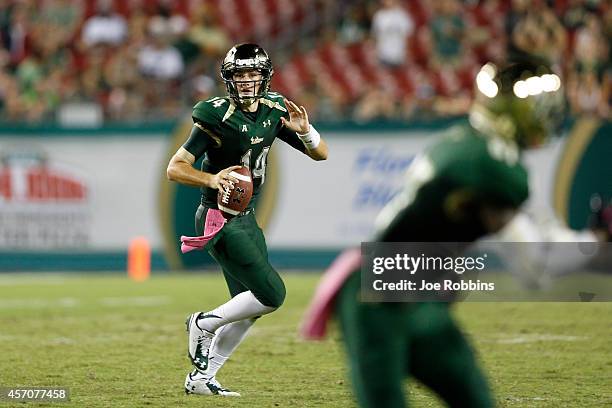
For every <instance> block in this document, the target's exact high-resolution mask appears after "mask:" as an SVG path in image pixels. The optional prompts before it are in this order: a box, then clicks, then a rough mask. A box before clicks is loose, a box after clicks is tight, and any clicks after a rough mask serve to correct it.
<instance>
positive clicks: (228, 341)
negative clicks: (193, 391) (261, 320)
mask: <svg viewBox="0 0 612 408" xmlns="http://www.w3.org/2000/svg"><path fill="white" fill-rule="evenodd" d="M253 323H255V319H245V320H239V321H237V322H233V323H229V324H226V325H225V326H223V327H221V328H220V329H219V330H218V331H217V334H216V335H215V338H214V339H213V342H212V344H211V346H210V353H209V355H208V356H209V357H208V369H207V370H206V377H208V378H212V377H214V376H216V375H217V371H219V369H220V368H221V367H222V366H223V364H225V362H226V361H227V359H228V358H229V356H230V355H231V354H232V353H233V352H234V350H236V348H237V347H238V345H240V343H242V340H244V338H245V337H246V334H247V332H248V331H249V329H250V328H251V326H252V325H253Z"/></svg>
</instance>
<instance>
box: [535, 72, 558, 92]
mask: <svg viewBox="0 0 612 408" xmlns="http://www.w3.org/2000/svg"><path fill="white" fill-rule="evenodd" d="M540 78H541V79H542V89H543V90H544V92H554V91H558V90H559V88H560V87H561V79H560V78H559V77H558V76H557V75H555V74H545V75H542V76H541V77H540Z"/></svg>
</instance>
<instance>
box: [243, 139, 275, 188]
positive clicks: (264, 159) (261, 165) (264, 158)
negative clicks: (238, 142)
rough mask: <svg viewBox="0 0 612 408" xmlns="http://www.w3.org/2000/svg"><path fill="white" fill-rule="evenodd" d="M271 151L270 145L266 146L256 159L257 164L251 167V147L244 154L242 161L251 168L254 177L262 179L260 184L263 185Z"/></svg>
mask: <svg viewBox="0 0 612 408" xmlns="http://www.w3.org/2000/svg"><path fill="white" fill-rule="evenodd" d="M269 151H270V146H266V147H264V148H263V150H262V151H261V153H259V156H257V159H255V166H254V167H251V153H252V149H249V150H248V151H247V152H246V153H245V154H243V155H242V158H241V159H240V162H241V163H242V165H243V166H246V167H248V168H249V170H251V175H252V176H253V179H257V178H259V179H261V181H260V182H259V185H260V186H261V185H262V184H263V183H264V181H265V180H266V164H267V163H268V152H269Z"/></svg>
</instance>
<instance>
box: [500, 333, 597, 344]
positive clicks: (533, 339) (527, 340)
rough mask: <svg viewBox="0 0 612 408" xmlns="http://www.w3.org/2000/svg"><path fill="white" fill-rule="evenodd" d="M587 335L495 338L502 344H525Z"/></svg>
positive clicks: (579, 339)
mask: <svg viewBox="0 0 612 408" xmlns="http://www.w3.org/2000/svg"><path fill="white" fill-rule="evenodd" d="M587 339H588V337H586V336H565V335H559V334H535V333H534V334H523V335H519V336H509V337H502V338H499V339H497V340H495V342H496V343H500V344H524V343H535V342H542V341H582V340H587Z"/></svg>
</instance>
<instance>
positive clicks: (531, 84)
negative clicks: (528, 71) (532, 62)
mask: <svg viewBox="0 0 612 408" xmlns="http://www.w3.org/2000/svg"><path fill="white" fill-rule="evenodd" d="M542 82H543V81H542V79H541V78H540V77H538V76H532V77H529V78H527V79H526V80H525V84H526V85H527V92H528V93H529V95H532V96H533V95H539V94H541V93H542V92H543V91H544V89H543V86H542V85H543V84H542Z"/></svg>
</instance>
